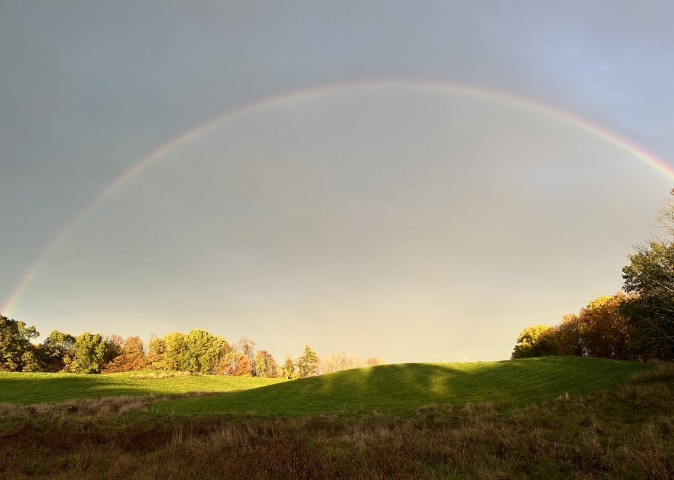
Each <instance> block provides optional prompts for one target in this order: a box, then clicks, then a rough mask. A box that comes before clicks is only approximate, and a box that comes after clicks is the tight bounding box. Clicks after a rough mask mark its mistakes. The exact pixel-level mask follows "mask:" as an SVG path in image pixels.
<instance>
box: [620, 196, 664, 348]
mask: <svg viewBox="0 0 674 480" xmlns="http://www.w3.org/2000/svg"><path fill="white" fill-rule="evenodd" d="M656 222H657V224H658V225H659V226H660V227H661V228H662V229H663V230H664V231H665V232H666V237H665V238H664V239H655V240H652V241H651V242H649V243H648V244H646V245H638V246H637V247H636V253H635V254H632V255H630V256H629V259H630V264H629V265H627V266H625V267H624V268H623V280H624V284H623V290H624V291H625V292H626V293H627V294H628V296H629V298H628V299H627V300H626V301H625V302H623V303H622V305H621V307H620V313H621V314H623V315H626V316H628V317H629V319H630V324H631V325H632V326H633V327H634V328H633V332H632V333H633V335H634V338H633V340H632V350H633V352H634V353H636V354H637V355H639V357H641V358H642V359H646V358H663V359H673V358H674V189H672V191H671V192H670V195H669V196H668V198H667V201H666V202H665V204H664V205H663V206H662V208H660V210H658V212H657V215H656Z"/></svg>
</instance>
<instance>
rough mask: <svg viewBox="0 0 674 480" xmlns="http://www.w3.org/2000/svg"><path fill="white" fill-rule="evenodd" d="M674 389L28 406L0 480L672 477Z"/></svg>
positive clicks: (636, 386) (669, 381)
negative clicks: (330, 401)
mask: <svg viewBox="0 0 674 480" xmlns="http://www.w3.org/2000/svg"><path fill="white" fill-rule="evenodd" d="M580 360H583V359H580ZM585 360H587V359H585ZM512 363H513V364H514V365H517V364H518V363H520V362H512ZM532 363H533V364H536V365H540V363H539V362H532ZM609 363H611V362H609ZM524 364H526V363H524ZM301 383H302V382H300V381H297V382H292V384H301ZM285 385H288V384H283V385H281V386H282V387H283V386H285ZM673 389H674V365H672V364H671V363H664V362H661V363H659V364H657V365H656V366H655V368H653V369H650V370H646V371H644V372H641V373H639V374H637V375H636V376H635V377H633V378H632V379H631V380H630V381H628V382H627V383H624V384H622V385H620V386H618V387H614V388H612V389H610V390H605V391H600V392H595V393H592V394H588V395H584V396H576V395H561V396H559V397H558V398H556V399H552V400H549V401H545V402H542V403H539V404H535V405H529V406H527V407H524V408H521V409H515V410H513V411H512V412H510V413H508V414H499V413H498V411H497V410H496V409H495V408H494V405H493V404H491V403H480V404H477V405H475V404H474V403H468V404H466V405H464V406H461V407H458V408H456V407H454V408H453V407H449V406H441V405H437V406H436V405H426V406H423V407H420V408H417V409H415V410H414V411H413V412H412V415H409V416H401V415H398V414H395V413H390V412H382V411H378V410H374V411H372V410H370V411H366V412H363V413H361V415H358V416H343V415H338V414H331V415H318V416H308V417H287V416H275V417H258V416H254V415H253V416H250V415H249V416H223V415H219V416H187V417H185V416H171V415H168V416H167V415H161V416H158V415H147V414H140V413H135V414H133V413H132V414H127V415H124V416H112V415H107V414H106V412H108V411H109V410H105V411H100V412H95V411H91V410H89V411H84V410H79V411H76V412H74V413H69V412H70V410H65V411H64V410H56V409H52V410H48V411H44V412H40V411H37V410H31V409H28V408H25V409H23V410H21V411H20V412H17V413H15V414H12V415H9V416H8V415H5V416H4V417H0V418H2V419H3V421H2V423H1V426H0V458H2V459H3V461H2V462H0V478H12V479H28V478H50V479H52V478H53V479H65V478H68V479H72V478H97V479H98V478H100V479H122V478H129V477H132V478H139V479H150V478H164V479H183V478H185V479H187V478H205V479H208V478H228V479H256V478H259V479H268V478H270V479H283V478H292V479H309V478H311V479H333V478H359V479H380V478H398V479H419V478H421V479H424V478H428V479H441V478H445V479H459V478H461V479H469V478H470V479H509V478H540V479H555V478H559V479H562V478H563V479H566V478H585V479H594V478H597V479H599V478H635V479H638V478H644V479H666V478H671V476H670V475H671V472H672V471H674V436H673V435H672V434H673V433H674V395H672V393H673ZM257 391H258V392H260V391H261V390H257Z"/></svg>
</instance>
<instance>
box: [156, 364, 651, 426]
mask: <svg viewBox="0 0 674 480" xmlns="http://www.w3.org/2000/svg"><path fill="white" fill-rule="evenodd" d="M650 367H651V366H650V365H647V364H643V363H637V362H626V361H617V360H606V359H599V358H580V357H541V358H531V359H525V360H514V361H503V362H476V363H444V364H433V363H409V364H396V365H381V366H377V367H370V368H363V369H357V370H348V371H342V372H336V373H332V374H327V375H322V376H318V377H312V378H307V379H303V380H295V381H291V382H284V383H281V384H278V385H272V386H268V387H263V388H259V389H255V390H247V391H241V392H231V393H227V394H223V395H213V396H208V397H201V398H190V399H182V400H175V401H168V402H161V403H157V404H155V405H153V406H151V411H153V412H157V413H162V414H165V413H176V414H222V413H233V414H238V415H241V414H247V413H249V412H255V413H256V414H258V415H277V414H282V415H313V414H321V413H331V412H343V413H346V414H351V413H356V412H358V411H363V412H371V411H372V410H374V409H379V410H388V411H390V410H396V411H398V412H406V411H407V412H409V411H410V410H411V409H415V408H418V407H420V406H423V405H428V404H431V403H435V404H438V405H445V404H450V405H453V406H462V405H465V404H466V403H467V402H472V403H476V404H477V403H480V402H494V403H495V404H496V405H497V407H498V408H499V409H500V410H502V411H505V410H510V409H512V408H514V407H521V406H526V405H529V404H531V403H536V402H541V401H543V400H548V399H553V398H556V397H558V396H559V395H563V394H564V393H566V392H568V393H569V394H572V395H579V394H585V393H589V392H592V391H594V390H602V389H607V388H611V387H614V386H616V385H618V384H619V383H621V382H622V381H624V380H626V379H627V378H628V377H629V376H630V375H631V374H633V373H636V372H639V371H643V370H644V369H647V368H650Z"/></svg>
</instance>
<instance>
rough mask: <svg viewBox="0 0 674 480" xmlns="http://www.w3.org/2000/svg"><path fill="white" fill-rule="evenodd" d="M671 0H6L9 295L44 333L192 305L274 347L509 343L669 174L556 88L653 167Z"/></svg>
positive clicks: (188, 318)
mask: <svg viewBox="0 0 674 480" xmlns="http://www.w3.org/2000/svg"><path fill="white" fill-rule="evenodd" d="M673 15H674V8H673V7H672V6H671V4H670V2H665V1H662V2H618V1H607V2H588V1H583V2H573V1H564V2H537V1H510V2H503V1H494V2H484V1H473V2H423V1H417V2H391V1H386V2H368V1H365V2H363V1H357V2H346V1H342V2H273V1H267V2H254V1H247V2H199V1H193V2H189V3H188V2H169V1H165V0H162V1H156V2H154V1H146V2H135V1H134V2H131V1H129V2H125V1H120V2H92V1H86V2H14V1H1V0H0V65H1V66H2V70H1V73H0V222H1V223H0V224H1V225H2V227H3V230H2V232H3V235H2V236H0V259H1V260H2V268H1V270H0V303H2V304H5V305H6V307H5V308H6V309H8V308H9V306H8V304H9V302H12V305H11V310H10V311H4V312H3V313H4V314H5V315H9V316H10V317H13V318H15V319H19V320H24V321H26V322H27V323H29V324H35V325H36V326H37V327H38V329H39V330H40V331H41V332H42V333H43V334H48V333H49V331H51V330H53V329H58V330H62V331H67V332H69V333H73V334H79V333H81V332H82V331H84V330H89V331H100V332H110V333H117V334H120V335H123V336H127V335H140V336H141V337H143V338H147V336H148V335H149V334H150V333H151V332H155V333H158V334H159V335H162V334H164V333H166V332H168V331H171V330H181V331H188V330H190V329H192V328H196V327H200V328H205V329H208V330H210V331H212V332H214V333H219V334H221V335H223V336H224V337H225V338H227V339H228V340H231V341H235V340H236V339H238V338H239V337H240V336H241V335H246V336H248V337H250V338H252V339H254V340H255V341H256V342H257V344H258V347H261V348H266V349H268V350H270V351H271V352H272V353H273V354H274V355H275V356H276V357H277V359H280V358H282V357H283V355H284V354H285V353H299V352H300V351H301V350H302V347H303V345H304V343H309V344H310V345H311V346H312V347H313V348H314V349H315V350H316V351H317V352H318V353H319V354H324V353H329V352H338V351H344V352H348V351H353V352H355V353H357V354H358V355H363V356H366V355H367V356H370V355H374V356H380V357H384V358H385V359H387V360H389V361H441V360H448V361H449V360H492V359H502V358H507V357H508V356H509V354H510V351H511V350H512V347H513V345H514V341H515V337H516V336H517V334H518V333H519V331H520V330H521V329H522V328H524V327H525V326H528V325H531V324H537V323H548V324H554V323H557V322H559V321H560V320H561V317H562V315H564V314H565V313H568V312H571V311H577V310H578V309H579V308H580V307H582V306H583V305H585V304H586V303H587V302H588V301H590V300H591V299H592V298H594V297H596V296H598V295H605V294H611V293H613V292H615V291H616V290H618V289H619V288H620V286H621V277H620V269H621V267H622V266H623V265H624V264H625V263H626V262H627V259H626V255H627V254H628V253H630V252H631V250H632V248H631V245H633V244H634V243H635V242H639V241H642V240H644V239H646V238H647V237H648V236H650V235H651V234H652V233H653V228H652V227H651V224H652V219H653V215H654V212H655V210H656V209H657V208H658V207H659V205H660V204H661V203H662V201H663V199H664V198H665V196H666V195H667V193H668V191H669V189H670V188H671V187H672V186H673V185H672V183H673V182H672V179H671V178H667V176H665V175H663V174H662V173H659V172H657V171H656V170H655V169H654V168H652V167H650V166H648V165H646V163H644V162H643V161H642V160H640V159H639V158H638V157H637V156H636V155H635V154H634V153H630V152H629V151H626V150H625V149H624V148H619V146H618V145H616V143H615V142H611V141H609V140H607V139H606V138H602V137H600V136H599V135H597V134H596V132H595V133H593V132H592V131H591V130H589V129H588V128H585V127H584V126H583V125H582V124H581V123H579V122H578V121H573V120H571V119H570V117H568V116H565V115H564V114H562V113H560V114H554V113H552V111H558V112H566V113H568V114H570V115H573V116H574V117H576V118H580V119H583V120H584V121H586V122H590V123H592V124H594V125H597V126H598V127H600V128H602V129H604V130H607V131H609V132H611V134H612V135H615V137H616V138H620V139H622V140H623V141H625V142H628V143H630V144H632V145H634V146H636V147H639V148H641V149H644V150H646V151H648V152H649V153H650V154H652V155H653V156H655V157H657V158H659V159H661V160H662V161H663V162H665V163H668V164H669V165H673V166H674V136H672V135H671V133H672V131H673V130H674V91H673V90H674V85H673V84H672V82H671V78H674V55H672V52H671V46H672V45H674V32H672V30H671V28H670V23H671V19H672V18H673ZM443 85H444V86H443ZM451 85H462V86H467V87H470V88H469V89H459V88H453V87H451ZM301 92H305V93H304V94H302V93H301ZM488 92H500V93H501V94H504V95H506V96H499V95H494V94H492V93H488ZM290 94H296V95H292V96H290V97H285V98H282V97H284V96H287V95H290ZM508 96H510V97H508ZM517 98H519V99H522V100H524V101H520V100H517ZM274 99H276V100H274ZM536 104H537V105H539V107H536V106H535V105H536ZM255 105H257V106H255ZM250 106H255V107H252V108H248V107H250ZM238 110H242V113H239V114H234V115H229V116H226V117H225V119H224V120H222V121H220V122H216V123H215V124H213V125H212V126H211V127H210V128H209V129H204V130H202V131H200V132H197V133H196V134H194V135H192V136H191V137H190V138H189V139H188V140H187V141H184V142H181V143H179V144H177V145H176V146H175V147H174V148H171V149H168V150H167V151H166V152H165V153H164V154H162V155H160V156H158V157H157V158H155V159H154V160H152V161H151V162H147V164H146V165H145V166H144V167H143V168H142V169H140V170H139V171H138V172H137V173H136V174H134V175H132V176H131V177H130V178H129V179H128V180H125V181H123V182H121V183H120V184H119V185H117V186H116V187H115V188H113V189H112V190H111V191H110V193H109V194H107V195H105V196H103V197H102V199H101V200H100V201H97V202H95V204H93V205H92V200H93V199H94V198H95V197H96V196H97V195H98V194H99V193H100V192H101V191H103V190H104V189H105V188H106V187H108V186H109V185H110V184H111V182H113V181H114V180H115V179H116V178H118V177H119V176H120V175H122V174H123V173H124V172H125V171H127V170H128V169H129V168H131V167H132V166H133V165H135V164H137V163H138V162H139V161H141V160H142V159H143V158H146V157H147V156H148V155H150V154H151V153H152V152H153V151H155V150H157V149H158V148H160V147H161V146H162V145H165V144H167V143H169V142H171V141H172V140H174V139H176V138H178V137H180V136H181V135H184V134H185V133H186V132H189V131H192V130H194V129H195V128H197V127H199V126H201V125H204V124H206V123H207V122H210V121H212V120H214V119H216V118H218V117H221V116H223V115H227V114H228V113H231V112H235V111H238ZM87 205H90V208H88V209H87V210H86V211H85V213H84V215H82V216H81V217H80V218H79V220H78V221H77V222H76V223H75V224H74V226H73V227H72V228H70V229H69V230H68V231H67V233H66V234H65V235H64V236H63V237H62V238H61V239H60V240H59V241H58V242H57V243H53V241H54V239H55V238H56V237H57V236H58V235H59V233H60V232H62V231H63V229H64V227H65V226H66V225H68V223H69V222H71V221H72V219H73V218H74V216H75V215H77V214H78V212H81V211H82V209H83V208H85V207H86V206H87ZM50 244H53V246H54V248H53V249H52V250H50V252H49V254H48V255H47V256H46V257H44V259H43V260H42V261H41V262H40V263H39V266H38V268H37V269H36V270H35V271H34V275H33V276H32V278H31V280H30V281H29V282H28V283H27V284H26V285H25V287H24V288H23V289H22V290H21V295H20V296H18V297H16V298H15V297H13V292H14V291H15V289H16V287H17V285H18V284H19V283H20V281H21V279H22V277H24V276H25V274H26V272H27V271H28V270H29V269H30V267H31V265H33V264H34V262H35V261H36V259H38V258H39V257H40V255H41V252H43V251H44V250H45V248H46V247H47V246H48V245H50Z"/></svg>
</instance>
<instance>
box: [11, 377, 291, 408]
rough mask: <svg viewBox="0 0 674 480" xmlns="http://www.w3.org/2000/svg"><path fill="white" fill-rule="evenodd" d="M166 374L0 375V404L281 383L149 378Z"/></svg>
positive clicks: (206, 378)
mask: <svg viewBox="0 0 674 480" xmlns="http://www.w3.org/2000/svg"><path fill="white" fill-rule="evenodd" d="M167 373H169V372H165V371H164V372H161V371H160V372H127V373H113V374H109V375H76V374H70V373H5V372H0V403H2V402H11V403H23V404H33V403H40V402H60V401H64V400H71V399H84V398H97V397H111V396H120V395H149V394H158V395H175V394H182V393H187V392H227V391H231V390H246V389H250V388H257V387H263V386H266V385H271V384H274V383H278V382H282V381H283V380H281V379H277V378H246V377H225V376H215V375H204V376H198V375H193V376H192V375H191V376H177V377H166V378H133V377H136V376H146V377H152V376H153V375H156V374H159V375H161V374H164V375H165V374H167Z"/></svg>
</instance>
